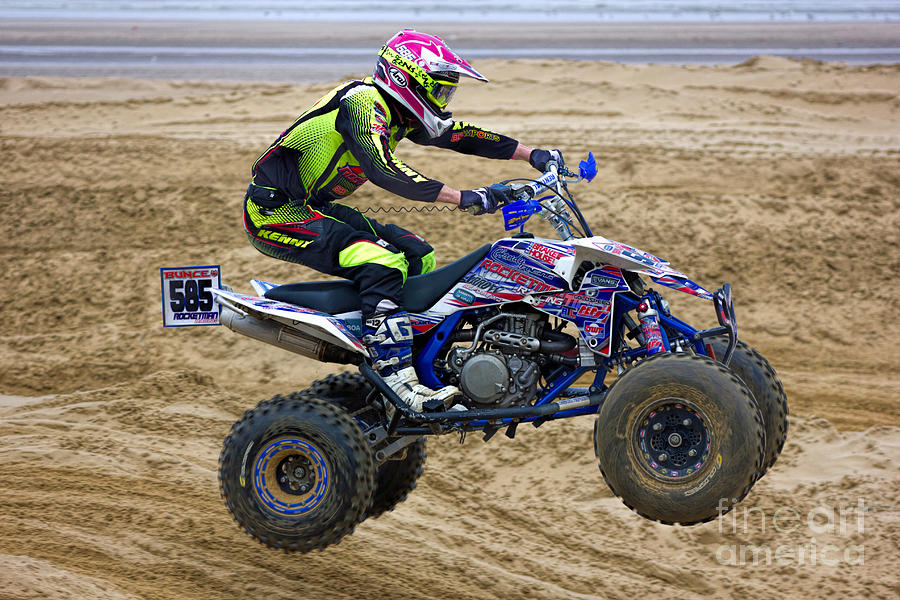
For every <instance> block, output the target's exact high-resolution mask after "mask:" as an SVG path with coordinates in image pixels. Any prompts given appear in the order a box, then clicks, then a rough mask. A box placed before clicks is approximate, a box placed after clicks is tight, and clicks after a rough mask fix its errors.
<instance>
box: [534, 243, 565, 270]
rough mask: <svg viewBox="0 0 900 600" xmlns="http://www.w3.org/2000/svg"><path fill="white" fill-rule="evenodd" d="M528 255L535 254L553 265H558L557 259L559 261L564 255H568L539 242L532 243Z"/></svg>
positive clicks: (540, 259) (535, 256) (542, 260)
mask: <svg viewBox="0 0 900 600" xmlns="http://www.w3.org/2000/svg"><path fill="white" fill-rule="evenodd" d="M528 255H529V256H533V257H534V258H536V259H538V260H539V261H541V262H544V263H548V264H551V265H556V261H558V260H559V259H560V258H562V257H563V256H566V255H565V254H564V253H563V252H560V251H559V250H556V249H554V248H551V247H550V246H545V245H544V244H537V243H535V244H532V245H531V248H529V249H528Z"/></svg>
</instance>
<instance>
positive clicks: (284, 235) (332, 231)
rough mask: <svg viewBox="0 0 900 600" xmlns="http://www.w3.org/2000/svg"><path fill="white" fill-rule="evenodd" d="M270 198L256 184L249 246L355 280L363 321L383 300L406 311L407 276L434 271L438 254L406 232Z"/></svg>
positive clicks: (335, 210) (247, 217)
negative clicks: (360, 301)
mask: <svg viewBox="0 0 900 600" xmlns="http://www.w3.org/2000/svg"><path fill="white" fill-rule="evenodd" d="M271 192H272V190H270V189H269V188H264V187H261V186H256V185H252V184H251V186H250V188H249V189H248V190H247V196H246V198H245V199H244V229H245V230H246V232H247V236H248V237H249V238H250V243H252V244H253V246H254V247H255V248H256V249H257V250H259V251H260V252H262V253H263V254H266V255H268V256H271V257H273V258H279V259H281V260H286V261H290V262H295V263H300V264H302V265H305V266H307V267H309V268H311V269H315V270H316V271H319V272H321V273H326V274H328V275H337V276H338V277H344V278H345V279H350V280H352V281H353V282H354V283H355V284H356V287H357V289H359V295H360V298H361V300H362V310H363V314H364V315H371V314H374V313H375V312H377V311H376V307H377V306H378V304H379V302H381V301H382V300H389V301H391V302H393V303H395V304H396V305H397V306H402V294H401V290H402V288H403V283H404V282H405V281H406V277H407V275H418V274H420V273H427V272H428V271H430V270H432V269H433V268H434V249H433V248H432V247H431V246H430V245H428V243H426V242H425V240H423V239H422V238H420V237H419V236H417V235H415V234H413V233H410V232H409V231H407V230H405V229H403V228H402V227H398V226H396V225H390V224H388V225H382V224H381V223H378V222H377V221H375V220H374V219H367V218H366V217H364V216H363V215H362V213H360V212H359V211H358V210H356V209H355V208H352V207H349V206H346V205H344V204H337V203H330V204H328V205H327V206H324V207H322V208H315V209H314V208H312V207H310V206H309V205H308V204H306V203H305V202H302V201H296V200H288V201H287V202H284V203H282V204H280V205H278V203H277V202H273V201H272V200H271V198H272V193H271Z"/></svg>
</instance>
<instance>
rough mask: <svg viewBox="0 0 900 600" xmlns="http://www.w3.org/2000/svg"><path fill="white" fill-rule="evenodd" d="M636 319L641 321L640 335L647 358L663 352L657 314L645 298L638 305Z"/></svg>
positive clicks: (663, 345) (663, 346)
mask: <svg viewBox="0 0 900 600" xmlns="http://www.w3.org/2000/svg"><path fill="white" fill-rule="evenodd" d="M638 318H639V319H640V320H641V334H642V335H643V337H644V347H645V348H647V356H652V355H654V354H657V353H659V352H664V351H665V349H666V347H665V344H664V342H663V333H662V330H661V329H660V327H659V313H658V312H656V309H655V308H653V306H651V305H650V301H649V299H648V298H647V297H646V296H645V297H644V298H643V299H642V300H641V303H640V304H639V305H638Z"/></svg>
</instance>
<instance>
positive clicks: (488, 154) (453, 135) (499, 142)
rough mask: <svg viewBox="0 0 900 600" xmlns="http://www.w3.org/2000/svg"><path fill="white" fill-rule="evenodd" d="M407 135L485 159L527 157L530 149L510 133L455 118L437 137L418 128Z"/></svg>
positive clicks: (427, 143) (432, 144) (420, 143)
mask: <svg viewBox="0 0 900 600" xmlns="http://www.w3.org/2000/svg"><path fill="white" fill-rule="evenodd" d="M406 137H408V138H409V139H410V140H412V141H413V142H414V143H416V144H419V145H422V146H437V147H438V148H447V149H448V150H454V151H456V152H460V153H462V154H474V155H475V156H481V157H484V158H499V159H513V160H528V155H529V154H530V152H531V148H528V147H527V146H524V145H523V144H520V143H519V142H518V141H516V140H514V139H513V138H511V137H509V136H505V135H503V134H500V133H494V132H493V131H488V130H486V129H482V128H481V127H477V126H475V125H472V124H471V123H466V122H465V121H454V122H453V125H452V126H451V127H449V128H447V131H445V132H444V133H442V134H441V135H439V136H438V137H434V138H433V137H429V136H428V134H427V133H425V131H424V130H423V129H421V128H419V129H413V130H412V131H410V132H409V133H407V135H406ZM526 150H527V152H526ZM523 155H524V157H523Z"/></svg>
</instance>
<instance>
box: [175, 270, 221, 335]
mask: <svg viewBox="0 0 900 600" xmlns="http://www.w3.org/2000/svg"><path fill="white" fill-rule="evenodd" d="M159 278H160V282H161V285H162V304H163V306H162V309H163V327H192V326H196V325H218V324H219V305H218V304H216V303H215V302H213V295H212V292H211V291H210V290H212V289H214V288H220V287H221V286H222V273H221V270H220V269H219V265H204V266H200V267H162V268H161V269H160V270H159Z"/></svg>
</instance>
